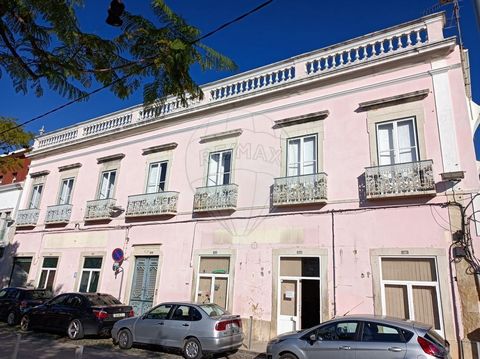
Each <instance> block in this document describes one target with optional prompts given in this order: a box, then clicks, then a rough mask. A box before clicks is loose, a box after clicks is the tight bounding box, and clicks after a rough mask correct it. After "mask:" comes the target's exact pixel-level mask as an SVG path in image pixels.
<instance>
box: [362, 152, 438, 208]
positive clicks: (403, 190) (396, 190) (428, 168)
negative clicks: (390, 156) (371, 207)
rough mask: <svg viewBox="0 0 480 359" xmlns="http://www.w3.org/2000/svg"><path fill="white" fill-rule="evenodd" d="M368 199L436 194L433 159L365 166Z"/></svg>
mask: <svg viewBox="0 0 480 359" xmlns="http://www.w3.org/2000/svg"><path fill="white" fill-rule="evenodd" d="M365 190H366V197H367V199H381V198H390V197H406V196H425V195H435V193H436V191H435V181H434V178H433V161H432V160H426V161H418V162H408V163H400V164H395V165H386V166H377V167H367V168H365Z"/></svg>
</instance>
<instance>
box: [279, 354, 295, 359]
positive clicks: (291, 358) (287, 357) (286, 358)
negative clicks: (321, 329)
mask: <svg viewBox="0 0 480 359" xmlns="http://www.w3.org/2000/svg"><path fill="white" fill-rule="evenodd" d="M280 359H298V358H297V356H296V355H295V354H292V353H285V354H282V355H280Z"/></svg>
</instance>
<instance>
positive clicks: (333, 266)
mask: <svg viewBox="0 0 480 359" xmlns="http://www.w3.org/2000/svg"><path fill="white" fill-rule="evenodd" d="M335 265H336V264H335V214H334V213H333V212H332V273H333V317H336V316H337V281H336V272H335Z"/></svg>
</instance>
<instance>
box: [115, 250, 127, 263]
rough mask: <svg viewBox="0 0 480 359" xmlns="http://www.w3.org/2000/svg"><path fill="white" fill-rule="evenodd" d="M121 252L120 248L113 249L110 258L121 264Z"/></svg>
mask: <svg viewBox="0 0 480 359" xmlns="http://www.w3.org/2000/svg"><path fill="white" fill-rule="evenodd" d="M123 255H124V254H123V250H122V249H121V248H115V249H114V250H113V251H112V258H113V260H114V261H115V262H122V261H123Z"/></svg>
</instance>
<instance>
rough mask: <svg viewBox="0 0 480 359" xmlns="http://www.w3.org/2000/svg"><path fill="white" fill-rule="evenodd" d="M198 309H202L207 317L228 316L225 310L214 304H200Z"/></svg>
mask: <svg viewBox="0 0 480 359" xmlns="http://www.w3.org/2000/svg"><path fill="white" fill-rule="evenodd" d="M200 308H202V309H203V310H204V312H205V313H207V315H208V316H209V317H219V316H221V315H224V314H228V312H227V311H226V310H225V309H223V308H222V307H219V306H218V305H216V304H200Z"/></svg>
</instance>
